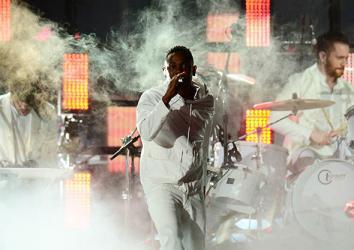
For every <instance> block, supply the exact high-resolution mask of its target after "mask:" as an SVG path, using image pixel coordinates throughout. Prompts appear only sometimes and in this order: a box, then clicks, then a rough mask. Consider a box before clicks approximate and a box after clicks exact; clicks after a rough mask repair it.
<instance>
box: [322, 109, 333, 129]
mask: <svg viewBox="0 0 354 250" xmlns="http://www.w3.org/2000/svg"><path fill="white" fill-rule="evenodd" d="M321 110H322V113H323V115H324V117H325V119H326V122H327V123H328V125H329V126H330V127H331V130H332V131H334V127H333V124H332V122H331V121H330V120H329V116H328V113H327V111H326V110H324V108H321Z"/></svg>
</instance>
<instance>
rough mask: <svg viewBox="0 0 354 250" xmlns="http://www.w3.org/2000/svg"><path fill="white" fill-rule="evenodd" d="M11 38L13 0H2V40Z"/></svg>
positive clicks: (0, 34) (0, 37) (0, 22)
mask: <svg viewBox="0 0 354 250" xmlns="http://www.w3.org/2000/svg"><path fill="white" fill-rule="evenodd" d="M10 39H11V0H0V41H2V42H6V41H10Z"/></svg>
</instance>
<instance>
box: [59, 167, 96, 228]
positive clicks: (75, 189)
mask: <svg viewBox="0 0 354 250" xmlns="http://www.w3.org/2000/svg"><path fill="white" fill-rule="evenodd" d="M64 202H65V203H64V206H65V207H64V225H65V227H66V228H71V229H85V228H88V227H89V225H90V216H91V173H89V172H79V173H75V174H74V176H73V178H72V179H69V180H65V182H64Z"/></svg>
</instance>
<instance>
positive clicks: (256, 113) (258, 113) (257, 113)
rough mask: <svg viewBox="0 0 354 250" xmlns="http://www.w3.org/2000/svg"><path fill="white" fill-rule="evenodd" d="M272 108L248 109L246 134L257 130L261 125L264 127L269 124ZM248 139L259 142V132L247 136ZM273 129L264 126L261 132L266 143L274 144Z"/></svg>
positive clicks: (262, 139)
mask: <svg viewBox="0 0 354 250" xmlns="http://www.w3.org/2000/svg"><path fill="white" fill-rule="evenodd" d="M269 116H270V110H261V109H260V110H254V109H249V110H247V111H246V134H248V133H250V132H252V131H254V130H256V129H257V128H259V127H264V126H266V125H267V124H268V121H269ZM246 141H250V142H258V137H257V133H255V134H252V135H249V136H247V137H246ZM272 141H273V140H272V131H271V129H270V128H264V129H263V130H262V134H261V142H262V143H264V144H272Z"/></svg>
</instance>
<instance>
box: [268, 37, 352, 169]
mask: <svg viewBox="0 0 354 250" xmlns="http://www.w3.org/2000/svg"><path fill="white" fill-rule="evenodd" d="M349 44H350V43H349V40H348V38H347V37H346V36H345V35H344V34H342V33H339V32H328V33H325V34H323V35H321V36H319V37H318V38H317V43H316V45H315V53H316V57H317V58H316V59H317V61H316V63H315V64H314V65H312V66H310V67H309V68H307V69H305V70H304V71H303V72H301V73H297V74H294V75H292V76H290V78H289V81H288V83H287V84H286V85H285V87H284V88H283V90H282V91H281V92H280V94H279V95H278V96H277V100H278V101H280V100H286V99H291V98H292V97H294V96H297V98H301V99H321V100H331V101H334V102H335V104H333V105H331V106H329V107H326V108H315V109H309V110H301V107H299V111H298V112H297V114H296V116H290V117H289V118H288V119H285V120H282V121H280V122H278V123H276V124H274V125H272V129H273V130H274V131H275V132H278V133H280V134H281V135H284V136H285V138H284V146H285V147H286V148H287V149H288V150H289V166H290V171H291V172H292V173H293V174H297V173H300V172H301V171H302V170H303V169H304V168H305V167H306V166H309V165H311V164H312V163H314V161H315V160H316V159H324V158H333V157H336V154H337V153H338V152H337V151H338V143H337V142H336V141H337V140H336V139H338V138H339V137H340V136H342V135H344V132H345V130H346V120H345V117H344V114H345V112H346V110H347V109H348V107H350V106H351V105H353V103H354V88H353V86H352V85H351V84H350V83H348V82H346V81H345V80H343V79H342V78H341V76H342V75H343V73H344V70H345V66H346V63H347V60H348V56H349V51H350V47H349ZM295 94H296V95H295ZM287 114H289V112H279V111H272V113H271V118H270V121H271V122H273V121H275V120H277V119H279V118H281V117H283V116H284V115H287Z"/></svg>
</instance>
